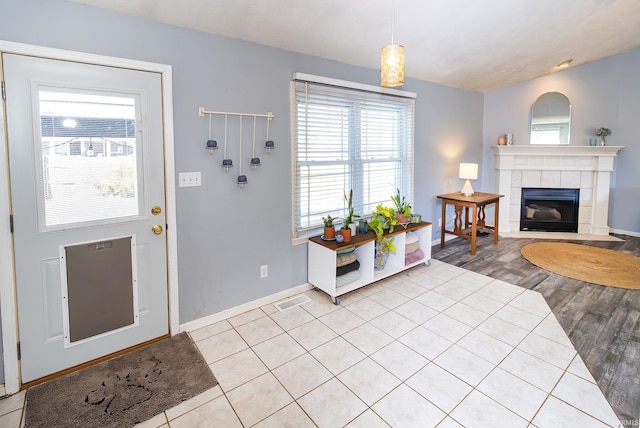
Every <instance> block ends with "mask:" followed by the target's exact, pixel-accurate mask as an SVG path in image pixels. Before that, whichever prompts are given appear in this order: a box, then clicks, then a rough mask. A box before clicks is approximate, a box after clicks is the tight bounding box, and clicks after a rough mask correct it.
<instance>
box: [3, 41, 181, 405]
mask: <svg viewBox="0 0 640 428" xmlns="http://www.w3.org/2000/svg"><path fill="white" fill-rule="evenodd" d="M0 53H13V54H19V55H31V56H38V57H43V58H49V59H55V60H66V61H74V62H79V63H86V64H95V65H104V66H111V67H119V68H128V69H133V70H140V71H150V72H156V73H159V74H160V75H161V76H162V79H161V81H162V119H163V134H164V171H165V174H164V175H165V177H164V178H165V203H166V207H165V211H166V221H167V226H168V227H167V231H166V237H167V281H168V290H167V292H168V296H169V334H170V335H174V334H177V333H179V332H180V317H179V313H178V256H177V251H178V239H177V231H178V227H177V222H176V186H175V162H174V159H175V156H174V138H173V101H172V100H173V85H172V81H173V74H172V68H171V66H170V65H167V64H158V63H152V62H145V61H137V60H130V59H124V58H117V57H110V56H104V55H96V54H89V53H84V52H75V51H68V50H63V49H55V48H47V47H43V46H36V45H29V44H24V43H15V42H8V41H4V40H0ZM5 116H6V115H5V111H4V103H2V102H0V168H4V171H0V250H1V251H0V311H1V312H2V346H3V354H4V379H5V392H6V394H14V393H16V392H18V391H19V390H20V368H19V362H18V345H17V343H18V313H17V306H16V303H17V300H16V287H15V286H16V284H15V273H14V260H13V236H12V234H11V230H10V227H9V215H10V213H11V209H10V190H9V170H8V167H9V159H8V157H7V143H8V142H7V141H6V138H5V137H6V135H7V134H6V123H5Z"/></svg>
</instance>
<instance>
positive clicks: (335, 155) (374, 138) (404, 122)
mask: <svg viewBox="0 0 640 428" xmlns="http://www.w3.org/2000/svg"><path fill="white" fill-rule="evenodd" d="M292 86H293V91H294V96H293V97H292V100H293V106H292V108H293V116H294V129H293V131H294V150H293V156H294V159H293V162H294V167H295V170H294V175H295V177H294V230H293V233H294V237H299V236H301V235H305V234H310V233H311V232H312V231H317V229H318V228H319V227H321V226H322V217H323V216H327V215H328V214H330V215H331V216H332V217H334V218H335V217H339V218H344V216H345V214H346V210H347V201H346V200H345V194H346V196H348V194H349V190H350V189H352V190H353V205H354V210H355V213H356V214H359V215H361V216H364V217H366V216H368V215H370V213H371V212H372V211H373V209H374V208H375V206H376V205H377V204H380V203H382V204H385V205H391V198H390V197H391V195H393V194H395V192H396V189H400V192H401V193H402V195H403V196H405V197H406V198H407V200H409V201H411V200H413V128H414V104H415V101H414V100H413V99H410V98H403V97H398V96H392V95H386V94H381V93H376V92H368V91H362V90H356V89H348V88H343V87H336V86H331V85H324V84H318V83H312V82H305V81H295V82H294V83H293V85H292ZM338 224H339V222H338Z"/></svg>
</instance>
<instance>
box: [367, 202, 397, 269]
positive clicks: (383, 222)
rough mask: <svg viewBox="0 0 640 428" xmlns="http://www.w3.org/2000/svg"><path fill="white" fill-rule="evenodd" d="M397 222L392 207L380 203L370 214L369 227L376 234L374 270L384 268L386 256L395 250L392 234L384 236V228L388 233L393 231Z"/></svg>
mask: <svg viewBox="0 0 640 428" xmlns="http://www.w3.org/2000/svg"><path fill="white" fill-rule="evenodd" d="M397 224H398V219H397V218H396V216H395V211H394V210H393V208H390V207H385V206H383V205H382V204H378V206H376V209H375V211H373V213H372V215H371V221H369V229H371V230H373V232H374V233H375V234H376V251H375V260H374V265H373V266H374V269H375V270H382V269H384V266H385V263H386V262H387V256H388V255H389V253H390V252H395V251H396V246H395V245H394V244H393V236H384V233H385V231H386V230H389V233H391V232H393V229H394V226H395V225H397Z"/></svg>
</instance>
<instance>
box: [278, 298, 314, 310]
mask: <svg viewBox="0 0 640 428" xmlns="http://www.w3.org/2000/svg"><path fill="white" fill-rule="evenodd" d="M310 301H311V299H310V298H308V297H307V296H305V295H304V294H301V295H299V296H296V297H293V298H291V299H287V300H283V301H282V302H278V303H276V304H275V305H274V306H275V307H276V308H278V310H279V311H281V312H282V311H286V310H287V309H291V308H293V307H295V306H298V305H301V304H303V303H307V302H310Z"/></svg>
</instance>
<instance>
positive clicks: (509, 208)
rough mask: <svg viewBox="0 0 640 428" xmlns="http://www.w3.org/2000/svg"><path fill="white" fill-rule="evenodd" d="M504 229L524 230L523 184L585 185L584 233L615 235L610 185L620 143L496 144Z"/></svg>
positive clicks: (582, 205) (582, 189) (582, 204)
mask: <svg viewBox="0 0 640 428" xmlns="http://www.w3.org/2000/svg"><path fill="white" fill-rule="evenodd" d="M492 149H493V151H494V152H495V155H496V158H495V160H496V165H495V166H496V170H497V171H496V187H497V193H499V194H501V195H504V198H502V199H501V200H500V233H501V234H503V233H504V234H508V233H512V234H517V233H528V232H521V231H520V230H519V229H520V215H521V211H522V201H521V199H520V198H521V195H522V192H521V190H522V188H523V187H529V188H540V189H544V188H555V189H580V201H579V205H580V210H579V216H578V234H587V235H609V231H610V229H609V226H608V216H609V188H610V183H611V182H610V178H611V174H612V172H613V171H614V167H615V163H614V160H615V158H616V156H617V154H618V151H619V150H620V149H622V147H620V146H577V145H576V146H572V145H558V146H552V145H535V144H533V145H529V144H527V145H511V146H492Z"/></svg>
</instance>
